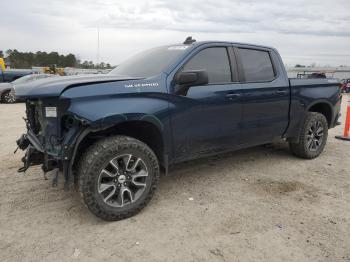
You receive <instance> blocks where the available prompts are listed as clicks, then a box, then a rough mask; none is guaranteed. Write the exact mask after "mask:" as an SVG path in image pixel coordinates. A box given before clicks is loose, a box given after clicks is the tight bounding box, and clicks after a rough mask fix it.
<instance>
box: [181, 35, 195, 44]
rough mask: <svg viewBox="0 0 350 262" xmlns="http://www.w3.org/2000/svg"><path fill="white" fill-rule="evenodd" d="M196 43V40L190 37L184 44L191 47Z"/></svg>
mask: <svg viewBox="0 0 350 262" xmlns="http://www.w3.org/2000/svg"><path fill="white" fill-rule="evenodd" d="M194 42H196V39H192V36H189V37H187V38H186V40H185V42H184V43H183V44H184V45H190V44H193V43H194Z"/></svg>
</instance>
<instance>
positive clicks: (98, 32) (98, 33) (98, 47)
mask: <svg viewBox="0 0 350 262" xmlns="http://www.w3.org/2000/svg"><path fill="white" fill-rule="evenodd" d="M97 65H98V66H100V26H97Z"/></svg>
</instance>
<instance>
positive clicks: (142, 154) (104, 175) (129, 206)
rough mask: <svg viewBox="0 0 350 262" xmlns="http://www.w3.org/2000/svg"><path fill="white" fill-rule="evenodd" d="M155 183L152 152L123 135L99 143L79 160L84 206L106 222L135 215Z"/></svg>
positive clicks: (157, 172)
mask: <svg viewBox="0 0 350 262" xmlns="http://www.w3.org/2000/svg"><path fill="white" fill-rule="evenodd" d="M158 180H159V164H158V160H157V157H156V156H155V154H154V153H153V151H152V150H151V149H150V148H149V147H148V146H147V145H146V144H144V143H142V142H141V141H138V140H136V139H134V138H131V137H126V136H114V137H110V138H106V139H103V140H101V141H98V142H97V143H96V144H94V145H93V146H91V147H90V149H89V150H88V151H87V152H86V154H85V155H84V156H83V157H82V160H81V162H80V167H79V170H78V181H79V191H80V193H81V196H82V198H83V201H84V203H85V204H86V205H87V207H88V208H89V210H90V211H91V212H92V213H93V214H95V215H96V216H98V217H100V218H102V219H104V220H109V221H113V220H120V219H124V218H128V217H130V216H133V215H135V214H136V213H138V212H139V211H140V210H141V209H142V208H143V207H145V206H146V205H147V203H148V202H149V201H150V199H151V198H152V195H153V193H154V191H155V189H156V186H157V182H158Z"/></svg>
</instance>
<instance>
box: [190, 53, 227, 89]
mask: <svg viewBox="0 0 350 262" xmlns="http://www.w3.org/2000/svg"><path fill="white" fill-rule="evenodd" d="M191 70H207V72H208V77H209V83H227V82H231V70H230V63H229V59H228V55H227V50H226V48H225V47H211V48H207V49H204V50H202V51H200V52H199V53H198V54H196V55H195V56H194V57H193V58H191V60H190V61H188V62H187V64H186V65H185V66H184V69H183V71H191Z"/></svg>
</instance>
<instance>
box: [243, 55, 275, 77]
mask: <svg viewBox="0 0 350 262" xmlns="http://www.w3.org/2000/svg"><path fill="white" fill-rule="evenodd" d="M239 54H240V58H241V61H242V66H243V70H244V75H245V80H246V81H248V82H251V81H270V80H272V79H274V77H275V73H274V70H273V66H272V62H271V58H270V55H269V53H268V52H265V51H258V50H252V49H239Z"/></svg>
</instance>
